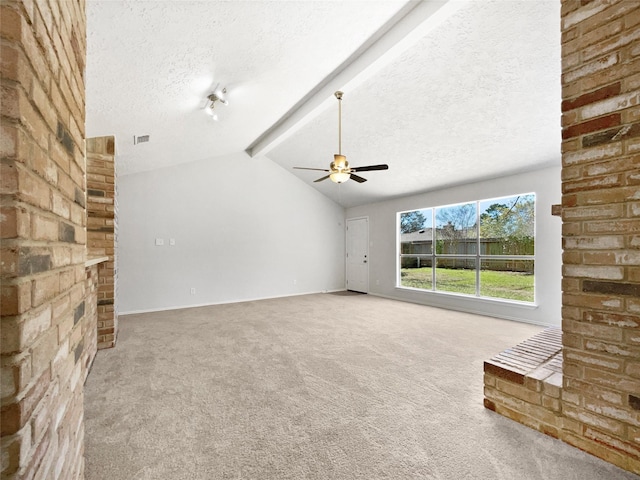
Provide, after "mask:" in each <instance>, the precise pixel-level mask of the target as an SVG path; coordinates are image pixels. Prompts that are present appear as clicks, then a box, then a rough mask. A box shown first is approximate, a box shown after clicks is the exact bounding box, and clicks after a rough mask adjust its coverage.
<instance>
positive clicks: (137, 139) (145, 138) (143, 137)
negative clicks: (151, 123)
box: [133, 135, 149, 145]
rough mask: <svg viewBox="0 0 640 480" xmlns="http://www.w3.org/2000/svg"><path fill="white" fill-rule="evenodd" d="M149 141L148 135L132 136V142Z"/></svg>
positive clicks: (135, 143)
mask: <svg viewBox="0 0 640 480" xmlns="http://www.w3.org/2000/svg"><path fill="white" fill-rule="evenodd" d="M148 141H149V135H140V136H139V137H136V136H135V135H134V136H133V144H134V145H137V144H139V143H146V142H148Z"/></svg>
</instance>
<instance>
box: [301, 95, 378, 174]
mask: <svg viewBox="0 0 640 480" xmlns="http://www.w3.org/2000/svg"><path fill="white" fill-rule="evenodd" d="M334 95H335V96H336V98H337V99H338V153H337V154H335V155H334V156H333V162H331V164H330V165H329V169H328V170H327V169H326V168H306V167H293V168H296V169H298V170H315V171H318V172H329V174H328V175H325V176H324V177H321V178H319V179H317V180H314V183H317V182H322V181H323V180H326V179H327V178H330V179H331V181H332V182H334V183H344V182H346V181H347V180H349V179H351V180H354V181H356V182H358V183H364V182H366V181H367V179H366V178H362V177H361V176H359V175H356V174H355V172H370V171H373V170H388V169H389V165H386V164H381V165H367V166H364V167H350V166H349V162H347V157H345V156H344V155H342V92H340V91H337V92H336V93H335V94H334Z"/></svg>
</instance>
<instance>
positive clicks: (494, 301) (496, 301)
mask: <svg viewBox="0 0 640 480" xmlns="http://www.w3.org/2000/svg"><path fill="white" fill-rule="evenodd" d="M395 289H396V290H400V291H406V292H415V293H419V294H421V295H426V296H433V297H434V298H447V297H449V298H454V299H465V300H470V301H472V302H474V303H475V302H478V303H485V304H489V305H503V306H509V307H517V308H522V309H525V310H535V309H537V308H538V304H537V303H531V302H519V301H517V300H507V299H502V298H491V297H476V296H473V295H465V294H461V293H454V292H435V291H431V290H423V289H421V288H411V287H402V286H398V285H396V286H395Z"/></svg>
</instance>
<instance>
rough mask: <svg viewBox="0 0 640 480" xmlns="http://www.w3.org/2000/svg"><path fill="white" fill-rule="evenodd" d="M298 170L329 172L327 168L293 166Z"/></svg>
mask: <svg viewBox="0 0 640 480" xmlns="http://www.w3.org/2000/svg"><path fill="white" fill-rule="evenodd" d="M293 168H295V169H296V170H315V171H317V172H328V171H329V170H327V169H326V168H307V167H293Z"/></svg>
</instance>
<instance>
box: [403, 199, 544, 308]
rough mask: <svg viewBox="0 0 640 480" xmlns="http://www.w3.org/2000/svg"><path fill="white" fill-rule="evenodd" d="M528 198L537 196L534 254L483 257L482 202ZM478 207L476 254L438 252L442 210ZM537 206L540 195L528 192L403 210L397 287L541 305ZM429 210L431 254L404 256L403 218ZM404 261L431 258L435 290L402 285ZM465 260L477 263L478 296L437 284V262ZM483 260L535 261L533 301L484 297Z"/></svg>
mask: <svg viewBox="0 0 640 480" xmlns="http://www.w3.org/2000/svg"><path fill="white" fill-rule="evenodd" d="M525 196H533V202H534V203H533V212H534V220H533V243H534V249H533V254H531V255H489V254H483V253H481V244H482V236H481V234H480V223H481V219H480V213H481V212H480V205H481V204H482V203H485V202H497V201H499V200H501V199H508V198H513V197H525ZM472 203H474V204H475V214H476V222H475V223H476V225H475V229H476V236H475V250H476V251H475V254H448V253H440V254H439V253H437V250H438V249H437V247H436V241H437V229H438V226H437V222H436V212H437V210H438V209H444V208H448V207H455V206H457V205H466V204H472ZM537 206H538V201H537V194H536V192H528V193H516V194H512V195H502V196H500V197H494V198H484V199H479V200H470V201H465V202H459V203H452V204H447V205H436V206H433V207H423V208H417V209H411V210H403V211H399V212H396V236H397V241H396V248H397V255H396V259H397V260H396V285H395V286H396V288H398V289H402V290H410V291H415V292H425V293H429V294H438V295H454V296H462V297H465V298H470V299H475V300H483V301H490V302H499V303H511V304H513V303H515V304H518V305H522V306H536V305H537V288H536V277H537V273H536V265H537V262H536V255H537V248H536V247H535V244H536V239H537V228H536V224H537ZM426 210H429V211H430V214H431V227H427V228H431V253H422V254H416V253H408V254H403V253H402V233H401V230H400V224H401V218H402V214H405V213H409V212H416V211H419V212H424V211H426ZM403 258H424V259H427V260H429V261H430V262H431V288H430V289H427V288H419V287H409V286H405V285H402V268H403V267H402V260H403ZM447 258H448V259H461V260H464V261H469V260H472V261H473V262H474V265H475V294H468V293H458V292H451V291H446V290H438V289H437V282H436V268H437V267H436V265H437V260H438V259H447ZM483 260H485V261H486V260H503V261H509V260H513V261H517V260H522V261H532V262H533V300H531V301H528V300H514V299H509V298H502V297H491V296H484V295H481V280H480V275H481V272H482V261H483Z"/></svg>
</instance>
